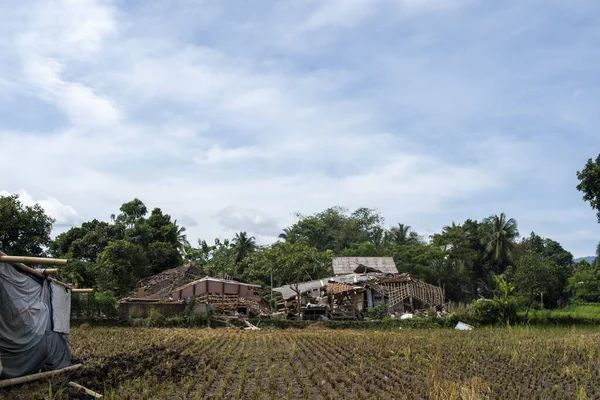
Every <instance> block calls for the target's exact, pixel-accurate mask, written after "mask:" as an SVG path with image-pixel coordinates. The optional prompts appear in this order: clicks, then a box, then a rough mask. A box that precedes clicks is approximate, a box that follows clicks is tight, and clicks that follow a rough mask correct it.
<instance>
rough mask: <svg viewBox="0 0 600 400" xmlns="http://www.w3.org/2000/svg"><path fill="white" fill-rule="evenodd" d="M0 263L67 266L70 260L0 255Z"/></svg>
mask: <svg viewBox="0 0 600 400" xmlns="http://www.w3.org/2000/svg"><path fill="white" fill-rule="evenodd" d="M0 262H7V263H11V264H12V263H21V264H35V265H62V266H64V265H67V263H68V260H66V259H64V258H46V257H22V256H8V255H6V254H0Z"/></svg>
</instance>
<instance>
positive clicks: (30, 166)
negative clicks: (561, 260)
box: [0, 0, 600, 256]
mask: <svg viewBox="0 0 600 400" xmlns="http://www.w3.org/2000/svg"><path fill="white" fill-rule="evenodd" d="M22 3H23V4H21V5H18V6H16V5H15V4H16V3H15V2H12V1H8V0H0V10H1V12H0V148H1V149H2V150H1V151H2V154H3V162H4V165H5V167H4V173H3V174H1V177H0V191H4V192H19V193H21V194H22V198H23V199H24V200H25V201H26V202H40V204H42V205H43V206H44V207H45V208H46V210H47V211H48V212H49V213H50V214H51V215H53V216H54V217H55V218H56V219H57V224H56V232H59V231H62V230H64V229H66V228H68V227H69V226H72V225H77V224H80V223H81V222H82V221H86V220H90V219H93V218H98V219H104V220H106V219H108V216H109V215H110V214H111V213H114V212H117V210H118V207H119V206H120V204H122V203H123V202H125V201H128V200H131V199H133V198H134V197H138V198H140V199H142V200H143V201H144V202H145V203H146V204H147V205H148V207H161V208H162V209H163V210H164V211H165V212H168V213H169V214H171V215H173V216H174V217H175V218H177V219H178V220H179V221H180V222H182V223H183V224H184V225H186V227H187V228H188V233H189V237H190V239H192V241H195V239H196V238H203V239H206V240H207V241H212V239H213V238H214V237H217V236H220V237H224V236H229V235H231V234H232V233H233V232H235V231H240V230H246V231H248V232H249V233H251V234H253V235H255V236H256V237H257V238H258V239H259V241H260V242H262V243H267V242H269V241H272V240H275V237H276V236H277V234H278V233H279V231H280V230H281V228H283V227H285V226H287V225H289V224H290V223H292V222H293V221H294V217H293V213H294V212H302V213H305V214H308V213H313V212H317V211H320V210H322V209H324V208H326V207H329V206H333V205H341V206H346V207H348V208H350V209H353V208H357V207H360V206H368V207H373V208H377V209H379V210H380V211H381V213H382V214H383V215H384V216H385V217H386V223H387V224H388V225H394V224H396V223H398V222H402V223H405V224H408V225H411V226H412V227H413V228H414V229H415V230H417V231H418V232H419V233H420V234H422V235H428V234H431V233H433V232H436V231H439V230H440V229H441V228H442V227H443V226H444V225H448V224H450V223H451V222H452V221H456V222H461V221H464V220H465V219H466V218H476V219H483V218H485V217H487V216H489V215H491V214H496V213H500V212H505V213H506V214H507V215H508V216H509V217H513V218H515V219H516V220H517V222H518V223H519V228H520V231H521V233H522V235H528V234H529V232H531V231H536V232H537V233H538V234H540V235H542V236H546V237H551V238H553V239H555V240H558V241H559V242H561V243H562V244H563V246H564V247H566V248H567V249H568V250H570V251H571V252H573V254H574V255H575V256H585V255H590V254H593V253H594V249H595V246H596V244H597V243H598V241H599V240H600V225H599V224H597V223H596V219H595V214H594V212H593V210H591V209H590V208H589V206H588V205H587V204H586V203H584V202H583V201H582V200H581V194H580V193H579V192H577V191H576V190H575V186H576V184H577V179H576V176H575V171H576V170H577V169H580V168H581V167H582V166H583V165H584V164H585V161H586V160H587V159H588V158H591V157H595V156H596V155H597V154H598V152H600V133H599V132H600V129H599V128H600V116H599V114H598V112H597V111H598V109H599V106H600V90H599V89H600V88H599V86H600V73H599V71H598V65H600V25H598V24H597V17H598V15H600V3H599V2H597V1H593V0H572V1H569V2H564V1H555V0H519V1H517V0H514V1H501V2H491V1H483V0H369V1H367V0H303V1H258V0H256V1H233V0H232V1H216V0H215V1H208V0H186V1H184V0H181V1H173V2H162V1H155V2H152V1H124V0H121V1H112V2H111V1H100V0H77V1H75V0H61V1H40V2H33V1H32V2H22Z"/></svg>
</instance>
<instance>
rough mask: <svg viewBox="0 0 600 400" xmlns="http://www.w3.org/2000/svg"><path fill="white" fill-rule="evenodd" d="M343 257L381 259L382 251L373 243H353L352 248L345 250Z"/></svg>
mask: <svg viewBox="0 0 600 400" xmlns="http://www.w3.org/2000/svg"><path fill="white" fill-rule="evenodd" d="M341 255H342V256H343V257H379V256H381V255H382V251H381V250H378V249H377V247H375V245H374V244H373V243H371V242H363V243H353V244H352V245H351V246H350V248H347V249H344V250H343V251H342V254H341Z"/></svg>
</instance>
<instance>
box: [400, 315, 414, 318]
mask: <svg viewBox="0 0 600 400" xmlns="http://www.w3.org/2000/svg"><path fill="white" fill-rule="evenodd" d="M412 317H413V315H412V314H402V315H401V316H400V319H412Z"/></svg>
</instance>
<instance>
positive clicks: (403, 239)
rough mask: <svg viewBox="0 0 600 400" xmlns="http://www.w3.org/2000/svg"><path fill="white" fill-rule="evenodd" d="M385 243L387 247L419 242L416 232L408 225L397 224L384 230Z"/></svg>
mask: <svg viewBox="0 0 600 400" xmlns="http://www.w3.org/2000/svg"><path fill="white" fill-rule="evenodd" d="M384 240H385V244H386V246H387V247H390V248H393V247H396V246H404V245H408V246H411V245H416V244H419V243H420V242H421V240H420V238H419V235H418V234H417V232H415V231H413V230H412V228H411V227H410V226H408V225H404V224H398V226H394V227H392V228H390V229H389V230H388V231H387V232H385V239H384Z"/></svg>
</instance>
